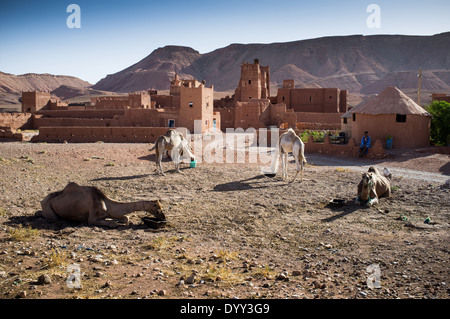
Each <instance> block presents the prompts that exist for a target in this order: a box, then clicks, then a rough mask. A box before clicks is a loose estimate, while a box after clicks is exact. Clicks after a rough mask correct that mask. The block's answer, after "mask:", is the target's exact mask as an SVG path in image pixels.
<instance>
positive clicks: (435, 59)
mask: <svg viewBox="0 0 450 319" xmlns="http://www.w3.org/2000/svg"><path fill="white" fill-rule="evenodd" d="M255 58H258V59H259V61H260V63H261V64H262V65H270V72H271V73H270V80H271V84H272V85H273V86H278V87H279V86H281V85H282V81H283V80H284V79H294V80H295V83H296V86H297V87H338V88H340V89H347V90H349V92H350V93H361V94H370V93H379V92H381V91H382V90H383V89H384V88H386V87H387V86H390V85H396V86H398V87H399V88H400V89H414V88H415V89H417V83H418V81H417V74H418V71H419V68H420V67H421V68H422V70H423V72H424V77H423V79H422V88H423V89H424V90H427V89H429V90H432V91H439V92H441V91H443V92H449V91H450V32H449V33H442V34H438V35H434V36H404V35H374V36H362V35H354V36H335V37H324V38H317V39H311V40H302V41H294V42H285V43H271V44H231V45H229V46H227V47H224V48H220V49H217V50H214V51H212V52H209V53H206V54H200V53H199V52H197V51H195V50H194V49H192V48H188V47H181V46H166V47H163V48H159V49H157V50H155V51H154V52H152V53H151V54H150V55H149V56H147V57H146V58H144V59H143V60H141V61H139V62H138V63H136V64H134V65H132V66H130V67H128V68H127V69H125V70H122V71H120V72H117V73H115V74H111V75H108V76H107V77H106V78H104V79H102V80H100V81H99V82H98V83H97V84H95V85H94V86H93V88H94V89H98V90H106V91H116V92H130V91H135V90H143V89H151V88H154V89H160V90H163V89H168V88H169V80H170V79H171V78H172V77H173V75H174V74H175V72H177V73H178V74H179V75H180V76H181V77H188V78H191V77H194V78H196V79H198V80H206V82H207V85H214V88H215V90H216V91H230V90H234V89H235V88H236V85H237V83H238V81H239V76H240V65H241V64H242V62H253V60H254V59H255ZM414 77H415V78H414Z"/></svg>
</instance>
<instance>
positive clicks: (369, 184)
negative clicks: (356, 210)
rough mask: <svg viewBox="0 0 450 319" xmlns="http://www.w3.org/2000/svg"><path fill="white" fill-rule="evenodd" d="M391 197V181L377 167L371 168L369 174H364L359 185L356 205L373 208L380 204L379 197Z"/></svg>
mask: <svg viewBox="0 0 450 319" xmlns="http://www.w3.org/2000/svg"><path fill="white" fill-rule="evenodd" d="M389 196H391V183H390V181H389V179H387V178H386V177H385V176H383V175H381V173H380V172H379V171H378V169H377V168H376V167H373V166H371V167H369V170H368V172H367V173H363V174H362V179H361V181H360V182H359V184H358V194H357V197H356V201H355V204H356V205H366V206H369V207H370V206H373V205H376V204H378V198H379V197H389Z"/></svg>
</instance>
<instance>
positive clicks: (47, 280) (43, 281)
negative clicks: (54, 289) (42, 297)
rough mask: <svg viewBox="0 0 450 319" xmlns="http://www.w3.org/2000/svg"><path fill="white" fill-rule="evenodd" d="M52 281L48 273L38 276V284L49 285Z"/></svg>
mask: <svg viewBox="0 0 450 319" xmlns="http://www.w3.org/2000/svg"><path fill="white" fill-rule="evenodd" d="M51 282H52V280H51V278H50V276H49V275H47V274H43V275H40V276H39V278H38V284H40V285H48V284H50V283H51Z"/></svg>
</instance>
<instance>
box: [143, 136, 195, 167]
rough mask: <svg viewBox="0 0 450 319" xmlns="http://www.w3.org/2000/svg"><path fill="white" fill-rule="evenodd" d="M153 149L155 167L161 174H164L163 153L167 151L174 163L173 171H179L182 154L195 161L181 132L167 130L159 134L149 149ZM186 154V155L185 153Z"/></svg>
mask: <svg viewBox="0 0 450 319" xmlns="http://www.w3.org/2000/svg"><path fill="white" fill-rule="evenodd" d="M153 150H155V153H156V169H157V170H158V173H159V174H161V175H165V174H164V172H163V169H162V166H161V161H162V158H163V155H164V154H166V152H167V151H169V152H170V157H171V158H172V161H173V163H174V164H175V171H176V172H178V173H181V171H180V161H181V158H182V157H183V156H188V157H190V159H191V161H195V156H194V154H192V152H191V147H190V145H189V141H188V140H187V139H186V138H184V136H183V134H181V133H180V132H178V131H175V130H172V129H171V130H168V131H167V133H166V134H165V135H161V136H160V137H159V138H158V139H157V140H156V142H155V145H154V146H153V147H152V148H151V149H150V151H153ZM186 154H187V155H186Z"/></svg>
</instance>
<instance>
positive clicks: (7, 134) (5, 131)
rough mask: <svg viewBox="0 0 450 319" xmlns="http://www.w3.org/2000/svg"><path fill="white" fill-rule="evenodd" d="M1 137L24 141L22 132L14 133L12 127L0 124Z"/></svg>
mask: <svg viewBox="0 0 450 319" xmlns="http://www.w3.org/2000/svg"><path fill="white" fill-rule="evenodd" d="M0 139H11V140H16V141H23V135H22V133H14V132H13V131H12V130H11V128H10V127H4V126H1V125H0Z"/></svg>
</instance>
